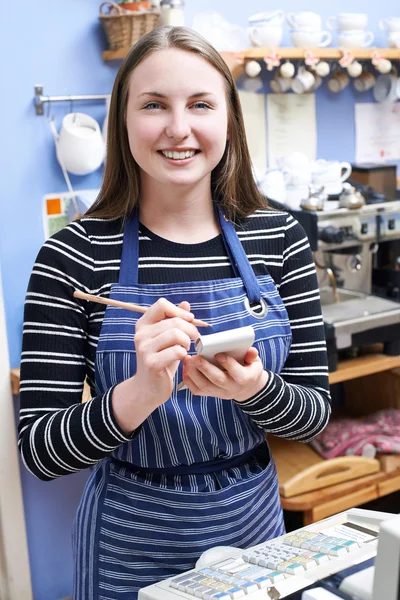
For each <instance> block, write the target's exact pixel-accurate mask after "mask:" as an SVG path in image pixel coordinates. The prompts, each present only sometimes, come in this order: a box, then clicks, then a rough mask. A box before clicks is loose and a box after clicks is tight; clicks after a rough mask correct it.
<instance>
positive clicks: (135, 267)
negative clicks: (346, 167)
mask: <svg viewBox="0 0 400 600" xmlns="http://www.w3.org/2000/svg"><path fill="white" fill-rule="evenodd" d="M107 146H108V152H107V163H106V169H105V176H104V182H103V185H102V188H101V192H100V195H99V197H98V199H97V201H96V202H95V204H94V206H93V207H92V208H91V209H90V210H89V211H88V212H87V213H86V215H85V216H84V217H83V218H82V219H81V220H79V221H75V222H73V223H71V224H70V225H69V226H68V227H66V228H65V229H64V230H62V231H61V232H59V233H58V234H56V235H55V236H54V237H53V238H50V239H49V240H48V241H47V242H46V244H45V245H44V247H43V248H42V250H41V251H40V254H39V256H38V259H37V262H36V264H35V267H34V269H33V272H32V276H31V280H30V283H29V288H28V294H27V299H26V308H25V325H24V341H23V360H22V361H21V416H20V430H19V432H20V448H21V453H22V456H23V458H24V461H25V464H26V465H27V467H28V468H29V469H30V470H31V471H32V472H33V473H35V475H37V476H38V477H40V478H42V479H52V478H55V477H58V476H61V475H65V474H68V473H71V472H74V471H77V470H79V469H83V468H86V467H88V466H94V469H93V471H92V474H91V476H90V478H89V481H88V483H87V485H86V488H85V491H84V494H83V497H82V500H81V503H80V506H79V509H78V514H77V518H76V521H75V526H74V550H75V576H74V600H97V599H98V598H104V599H105V600H122V599H125V598H126V599H128V598H129V600H136V599H137V597H138V592H139V590H140V588H142V587H144V586H146V585H149V584H151V583H154V582H156V581H159V580H160V579H162V578H165V577H169V576H171V575H173V574H176V573H179V572H181V571H185V570H187V569H190V568H192V567H193V566H194V563H195V561H196V560H197V558H198V557H199V555H200V554H201V553H202V552H203V551H204V550H207V549H208V548H211V547H213V546H218V545H230V546H241V547H248V546H251V545H255V544H258V543H261V542H262V541H266V540H268V539H270V538H272V537H275V536H277V535H280V534H282V533H283V531H284V524H283V515H282V508H281V505H280V500H279V490H278V482H277V476H276V468H275V463H274V460H273V458H272V457H271V455H270V453H269V449H268V444H267V442H266V433H267V432H272V433H274V434H276V435H280V436H283V437H285V438H292V439H297V440H302V441H308V440H310V439H311V438H312V437H313V436H315V435H317V434H318V433H319V432H320V431H321V430H322V429H323V428H324V426H325V425H326V423H327V420H328V417H329V414H330V402H329V401H330V398H329V391H328V369H327V360H326V348H325V341H324V326H323V321H322V317H321V307H320V301H319V293H318V285H317V279H316V274H315V267H314V263H313V260H312V255H311V251H310V247H309V245H308V241H307V238H306V236H305V233H304V231H303V230H302V228H301V227H300V226H299V224H298V223H297V222H296V221H295V220H294V219H293V218H292V217H291V216H290V215H288V214H286V213H283V212H277V211H273V210H269V209H268V207H267V206H266V201H265V199H264V198H263V197H262V196H261V194H260V193H259V191H258V189H257V187H256V185H255V183H254V180H253V176H252V171H251V163H250V158H249V153H248V148H247V143H246V137H245V131H244V124H243V118H242V112H241V108H240V103H239V99H238V93H237V90H236V87H235V84H234V82H233V79H232V76H231V73H230V71H229V69H228V67H227V65H226V63H225V62H224V61H223V60H222V58H221V56H220V55H219V54H218V52H217V51H216V50H215V49H214V48H212V46H210V45H209V43H208V42H207V41H206V40H204V39H203V38H201V37H200V36H199V35H198V34H197V33H195V32H194V31H192V30H189V29H185V28H183V27H176V28H171V27H161V28H158V29H156V30H154V31H152V32H151V33H149V34H148V35H146V36H145V37H143V38H142V39H141V40H140V41H139V42H138V43H137V44H136V45H135V46H134V47H133V48H132V50H131V51H130V53H129V55H128V56H127V58H126V60H125V61H124V63H123V64H122V66H121V68H120V71H119V72H118V75H117V78H116V81H115V84H114V88H113V93H112V98H111V106H110V113H109V123H108V139H107ZM77 288H78V290H80V291H82V292H85V293H87V292H89V293H90V294H94V295H100V296H103V297H105V298H111V299H112V300H121V301H124V302H129V303H133V304H136V305H140V306H141V307H146V308H147V310H146V311H145V312H144V314H143V315H142V316H140V318H139V315H137V314H135V313H133V312H132V311H129V310H126V309H124V308H121V307H118V308H117V307H115V306H110V305H109V306H107V308H106V309H104V305H103V304H101V303H97V302H96V301H95V300H92V301H90V302H86V301H84V300H81V299H77V298H76V297H75V296H74V292H75V290H76V289H77ZM260 305H261V306H262V307H263V310H261V311H260V310H257V307H258V309H259V307H260ZM191 311H193V312H191ZM195 316H196V318H198V319H202V320H203V321H206V322H207V323H208V324H210V325H212V328H213V329H212V331H213V333H220V332H221V333H222V334H223V335H226V332H227V331H229V330H232V329H237V328H243V327H251V328H252V329H253V330H254V335H255V342H254V345H253V346H252V347H251V348H250V349H248V350H247V353H246V355H245V357H244V360H241V361H240V362H239V361H237V360H235V359H234V358H233V357H232V356H228V355H227V354H223V353H222V354H221V353H220V354H217V355H216V361H217V362H216V364H215V361H212V362H211V361H208V360H207V359H205V358H201V357H198V356H195V355H194V351H193V347H192V342H193V341H194V340H196V339H197V338H198V337H199V334H200V331H199V329H198V327H200V325H199V324H198V321H196V323H197V324H198V327H196V325H195V321H194V317H195ZM85 378H87V379H88V381H89V384H90V388H91V392H92V400H91V401H89V402H87V403H85V404H81V402H80V399H81V394H82V388H83V382H84V380H85ZM180 381H182V382H183V384H184V385H183V386H179V385H178V384H179V382H180Z"/></svg>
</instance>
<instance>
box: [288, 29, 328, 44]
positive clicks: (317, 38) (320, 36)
mask: <svg viewBox="0 0 400 600" xmlns="http://www.w3.org/2000/svg"><path fill="white" fill-rule="evenodd" d="M290 38H291V40H292V44H293V46H295V47H296V48H324V47H325V46H327V45H328V44H330V43H331V41H332V34H331V33H330V32H329V31H301V30H297V31H296V30H293V31H292V33H291V34H290Z"/></svg>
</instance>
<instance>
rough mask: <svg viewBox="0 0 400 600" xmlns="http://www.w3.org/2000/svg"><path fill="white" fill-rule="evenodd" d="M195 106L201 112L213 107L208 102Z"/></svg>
mask: <svg viewBox="0 0 400 600" xmlns="http://www.w3.org/2000/svg"><path fill="white" fill-rule="evenodd" d="M193 106H194V107H195V108H199V109H200V110H206V109H209V108H211V106H210V105H209V104H207V102H196V103H195V104H194V105H193Z"/></svg>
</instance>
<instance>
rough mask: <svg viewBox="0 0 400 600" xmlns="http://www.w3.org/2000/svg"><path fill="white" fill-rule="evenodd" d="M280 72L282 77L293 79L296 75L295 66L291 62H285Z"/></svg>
mask: <svg viewBox="0 0 400 600" xmlns="http://www.w3.org/2000/svg"><path fill="white" fill-rule="evenodd" d="M279 72H280V74H281V76H282V77H286V78H288V79H291V78H292V77H293V75H294V74H295V68H294V64H293V63H291V62H289V61H286V62H284V63H283V65H281V67H280V69H279Z"/></svg>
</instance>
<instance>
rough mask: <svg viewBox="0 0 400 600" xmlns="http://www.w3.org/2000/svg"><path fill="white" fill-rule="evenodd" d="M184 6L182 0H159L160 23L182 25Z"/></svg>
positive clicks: (183, 22) (174, 25) (183, 21)
mask: <svg viewBox="0 0 400 600" xmlns="http://www.w3.org/2000/svg"><path fill="white" fill-rule="evenodd" d="M184 7H185V3H184V1H183V0H161V3H160V10H161V12H160V25H172V26H173V27H177V26H181V25H184V24H185V16H184Z"/></svg>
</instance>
